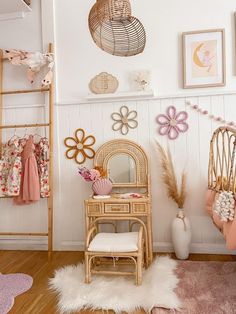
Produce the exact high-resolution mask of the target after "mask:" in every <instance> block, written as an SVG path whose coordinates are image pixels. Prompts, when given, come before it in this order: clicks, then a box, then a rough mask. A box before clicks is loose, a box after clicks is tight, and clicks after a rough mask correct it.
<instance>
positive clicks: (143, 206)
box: [132, 203, 148, 214]
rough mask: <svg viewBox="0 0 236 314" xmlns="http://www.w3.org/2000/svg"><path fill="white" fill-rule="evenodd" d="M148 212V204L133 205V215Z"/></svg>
mask: <svg viewBox="0 0 236 314" xmlns="http://www.w3.org/2000/svg"><path fill="white" fill-rule="evenodd" d="M147 212H148V209H147V204H146V203H133V205H132V213H134V214H146V213H147Z"/></svg>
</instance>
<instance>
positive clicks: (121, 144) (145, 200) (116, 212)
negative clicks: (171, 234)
mask: <svg viewBox="0 0 236 314" xmlns="http://www.w3.org/2000/svg"><path fill="white" fill-rule="evenodd" d="M119 155H127V156H129V157H131V158H132V160H133V161H134V172H135V174H134V178H133V182H129V183H120V182H119V183H113V190H117V189H118V190H120V191H121V190H124V189H125V190H126V191H132V192H133V191H142V192H140V194H141V195H142V197H141V198H125V199H124V198H121V197H120V195H121V194H119V193H117V192H116V194H112V195H111V197H110V198H108V199H94V198H92V197H91V198H89V199H87V200H85V222H86V235H87V232H88V230H89V229H90V228H91V226H92V225H94V224H96V223H97V222H98V223H99V222H100V221H101V219H102V221H104V222H105V223H106V222H107V223H108V222H111V223H113V224H114V225H115V226H116V223H117V221H119V220H127V221H129V229H130V230H131V229H132V228H133V226H134V225H135V224H137V223H139V224H141V225H143V228H144V235H145V237H146V241H145V242H146V248H145V252H146V263H147V266H148V265H150V264H151V262H152V259H153V249H152V246H153V244H152V215H151V197H150V180H149V172H148V159H147V156H146V154H145V152H144V150H143V149H142V148H141V147H140V146H139V145H138V144H136V143H135V142H132V141H129V140H112V141H110V142H107V143H105V144H104V145H102V146H101V147H100V148H99V149H98V150H97V152H96V155H95V158H94V166H102V167H103V169H104V170H108V172H109V162H110V160H111V159H112V158H113V157H114V156H119ZM118 165H119V166H120V168H121V169H123V168H122V167H123V164H122V163H121V164H118Z"/></svg>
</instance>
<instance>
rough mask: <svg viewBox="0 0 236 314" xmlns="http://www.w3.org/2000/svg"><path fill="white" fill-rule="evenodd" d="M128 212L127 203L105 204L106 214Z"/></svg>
mask: <svg viewBox="0 0 236 314" xmlns="http://www.w3.org/2000/svg"><path fill="white" fill-rule="evenodd" d="M129 212H130V210H129V204H105V213H107V214H109V213H114V214H124V213H129Z"/></svg>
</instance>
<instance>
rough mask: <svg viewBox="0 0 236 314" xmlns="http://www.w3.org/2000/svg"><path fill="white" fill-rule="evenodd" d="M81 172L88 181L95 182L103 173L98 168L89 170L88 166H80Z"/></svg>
mask: <svg viewBox="0 0 236 314" xmlns="http://www.w3.org/2000/svg"><path fill="white" fill-rule="evenodd" d="M79 174H80V175H81V176H82V177H83V178H84V180H85V181H87V182H95V181H97V180H98V179H99V178H100V177H101V174H100V172H99V171H98V170H96V169H91V170H89V169H87V168H86V167H80V168H79Z"/></svg>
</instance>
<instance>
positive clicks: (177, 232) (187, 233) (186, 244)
mask: <svg viewBox="0 0 236 314" xmlns="http://www.w3.org/2000/svg"><path fill="white" fill-rule="evenodd" d="M171 233H172V242H173V246H174V250H175V255H176V257H177V258H178V259H183V260H184V259H187V258H188V256H189V249H190V243H191V235H192V234H191V226H190V222H189V219H188V218H187V217H186V216H185V213H184V211H183V209H179V212H178V214H177V215H176V218H175V219H174V220H173V222H172V226H171Z"/></svg>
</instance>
